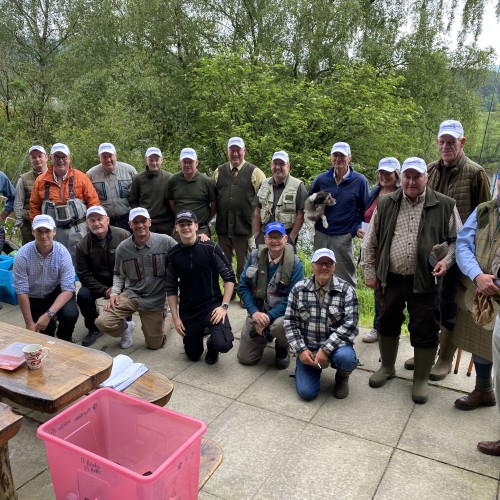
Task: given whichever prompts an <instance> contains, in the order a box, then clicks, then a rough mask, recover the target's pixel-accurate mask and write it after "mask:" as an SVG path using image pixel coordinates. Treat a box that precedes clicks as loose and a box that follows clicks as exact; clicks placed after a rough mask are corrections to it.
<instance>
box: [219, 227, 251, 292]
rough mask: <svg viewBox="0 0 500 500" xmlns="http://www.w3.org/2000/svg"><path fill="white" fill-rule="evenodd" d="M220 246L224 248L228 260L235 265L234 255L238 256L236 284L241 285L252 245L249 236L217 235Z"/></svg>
mask: <svg viewBox="0 0 500 500" xmlns="http://www.w3.org/2000/svg"><path fill="white" fill-rule="evenodd" d="M217 238H218V242H219V246H220V247H221V248H222V251H223V252H224V255H225V256H226V259H227V260H228V261H229V263H230V264H231V265H232V264H233V253H234V254H235V255H236V283H239V281H240V276H241V273H242V272H243V269H244V268H245V264H246V263H247V259H248V254H249V253H250V245H249V244H248V242H249V239H250V237H249V236H224V235H222V234H218V235H217Z"/></svg>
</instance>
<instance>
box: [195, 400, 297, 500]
mask: <svg viewBox="0 0 500 500" xmlns="http://www.w3.org/2000/svg"><path fill="white" fill-rule="evenodd" d="M305 426H306V424H305V423H304V422H300V421H298V420H296V419H292V418H289V417H285V416H282V415H278V414H276V413H272V412H269V411H266V410H261V409H260V408H255V407H253V406H249V405H246V404H243V403H239V402H237V401H235V402H233V403H232V404H231V405H230V406H229V407H228V408H227V409H226V410H224V412H222V414H221V415H219V417H217V418H216V419H215V421H214V422H212V424H211V425H210V428H209V431H208V433H207V437H209V438H210V439H213V440H214V441H215V442H217V443H218V444H219V445H220V446H221V447H222V449H223V450H224V460H223V462H222V464H221V465H220V466H219V468H218V469H217V470H216V471H215V472H214V474H213V476H212V477H211V478H210V480H209V481H208V482H207V483H206V485H205V487H204V491H205V492H207V493H210V494H212V495H215V496H219V497H221V498H225V499H238V500H243V499H249V498H254V495H255V494H256V493H257V491H258V490H259V489H260V487H261V484H262V483H263V482H264V481H265V480H266V479H267V478H268V476H269V475H271V474H273V473H274V472H275V471H276V470H277V468H278V467H280V465H279V464H280V463H281V462H282V461H283V460H284V459H285V457H286V456H287V454H288V453H289V452H290V450H291V449H292V448H293V446H292V444H293V442H294V441H295V440H296V439H297V438H298V437H299V436H300V435H301V433H302V431H303V430H304V428H305ZM282 498H286V497H282ZM304 498H305V497H304Z"/></svg>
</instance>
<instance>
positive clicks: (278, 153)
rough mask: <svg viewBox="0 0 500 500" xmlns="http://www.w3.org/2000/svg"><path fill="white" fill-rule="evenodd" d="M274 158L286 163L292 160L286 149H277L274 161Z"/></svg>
mask: <svg viewBox="0 0 500 500" xmlns="http://www.w3.org/2000/svg"><path fill="white" fill-rule="evenodd" d="M274 160H281V161H283V162H285V163H290V160H289V158H288V153H287V152H286V151H276V152H275V153H274V154H273V161H274Z"/></svg>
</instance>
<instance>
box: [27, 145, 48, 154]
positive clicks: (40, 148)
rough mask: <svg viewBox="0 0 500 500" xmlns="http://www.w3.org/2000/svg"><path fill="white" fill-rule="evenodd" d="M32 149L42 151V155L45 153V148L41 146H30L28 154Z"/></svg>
mask: <svg viewBox="0 0 500 500" xmlns="http://www.w3.org/2000/svg"><path fill="white" fill-rule="evenodd" d="M33 151H40V153H43V154H44V155H46V154H47V151H45V148H44V147H43V146H31V148H30V150H29V151H28V154H29V155H30V154H31V153H32V152H33Z"/></svg>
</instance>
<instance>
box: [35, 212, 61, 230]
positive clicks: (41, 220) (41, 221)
mask: <svg viewBox="0 0 500 500" xmlns="http://www.w3.org/2000/svg"><path fill="white" fill-rule="evenodd" d="M39 227H44V228H46V229H55V228H56V223H55V222H54V219H53V218H52V217H51V216H50V215H45V214H42V215H36V216H35V218H34V219H33V224H32V228H33V229H38V228H39Z"/></svg>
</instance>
